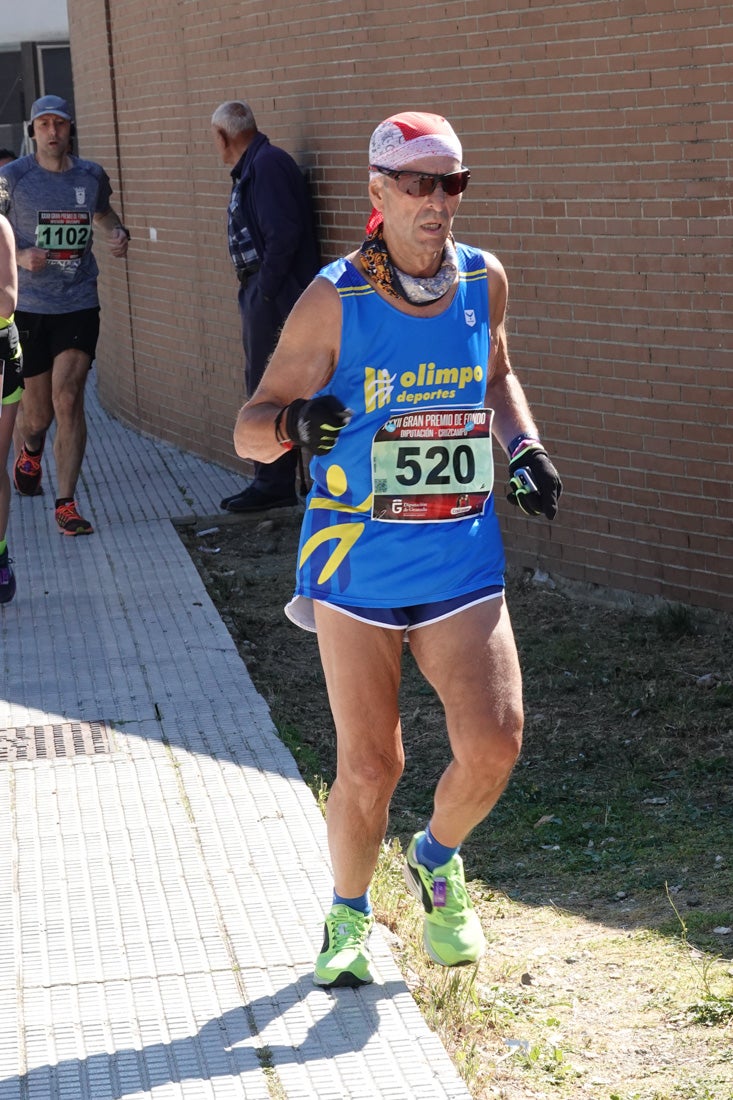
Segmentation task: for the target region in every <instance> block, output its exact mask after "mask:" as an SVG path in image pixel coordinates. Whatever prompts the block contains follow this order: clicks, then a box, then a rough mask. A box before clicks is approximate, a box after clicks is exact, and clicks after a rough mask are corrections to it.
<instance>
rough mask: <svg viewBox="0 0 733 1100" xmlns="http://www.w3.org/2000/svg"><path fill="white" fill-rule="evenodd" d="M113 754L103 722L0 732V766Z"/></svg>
mask: <svg viewBox="0 0 733 1100" xmlns="http://www.w3.org/2000/svg"><path fill="white" fill-rule="evenodd" d="M111 751H112V730H111V729H110V728H109V726H107V725H106V724H105V723H104V722H58V723H49V724H48V725H43V726H15V727H11V728H10V729H0V763H4V762H13V761H16V760H66V759H68V758H70V757H73V756H100V755H103V754H104V753H108V752H111Z"/></svg>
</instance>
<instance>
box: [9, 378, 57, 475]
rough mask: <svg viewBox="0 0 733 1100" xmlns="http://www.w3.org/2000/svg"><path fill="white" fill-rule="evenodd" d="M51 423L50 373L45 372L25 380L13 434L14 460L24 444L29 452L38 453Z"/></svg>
mask: <svg viewBox="0 0 733 1100" xmlns="http://www.w3.org/2000/svg"><path fill="white" fill-rule="evenodd" d="M52 422H53V400H52V398H51V371H46V372H45V374H37V375H35V377H33V378H26V380H25V389H24V391H23V396H22V398H21V401H20V405H19V406H18V415H17V417H16V421H15V431H14V433H13V445H14V449H15V457H16V459H17V457H18V455H19V454H20V451H21V448H22V447H23V445H24V444H25V446H26V447H27V448H28V450H29V451H40V449H41V447H42V446H43V440H44V438H45V436H46V432H47V431H48V429H49V428H50V426H51V423H52Z"/></svg>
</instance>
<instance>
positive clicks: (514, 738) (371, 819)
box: [234, 112, 562, 987]
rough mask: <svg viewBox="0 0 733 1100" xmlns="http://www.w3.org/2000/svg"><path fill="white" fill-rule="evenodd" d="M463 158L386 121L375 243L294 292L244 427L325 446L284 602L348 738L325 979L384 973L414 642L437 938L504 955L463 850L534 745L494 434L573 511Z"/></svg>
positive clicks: (331, 809) (420, 868) (284, 442)
mask: <svg viewBox="0 0 733 1100" xmlns="http://www.w3.org/2000/svg"><path fill="white" fill-rule="evenodd" d="M462 157H463V153H462V149H461V144H460V141H459V139H458V137H457V135H456V133H455V131H454V130H453V128H452V127H451V125H450V124H449V123H448V122H447V121H446V120H445V119H444V118H442V117H441V116H438V115H433V114H425V113H422V112H405V113H403V114H399V115H394V116H392V117H391V118H389V119H387V120H385V121H384V122H383V123H381V124H380V125H379V126H378V127H377V128H376V130H375V131H374V133H373V134H372V138H371V141H370V146H369V174H370V181H369V194H370V197H371V200H372V203H373V206H374V210H373V214H372V218H371V219H370V223H369V225H368V227H367V238H366V240H365V241H364V243H363V245H362V246H361V248H360V249H359V250H357V251H356V252H353V253H351V254H350V255H349V256H348V257H346V258H345V259H342V260H339V261H337V262H336V263H333V264H330V265H328V266H327V267H325V268H324V269H323V270H322V271H321V272H320V274H319V276H318V277H317V278H316V279H315V280H314V281H313V283H312V284H311V285H310V286H309V287H308V289H307V290H306V291H305V293H304V294H303V296H302V297H301V299H300V300H299V302H298V303H297V304H296V306H295V308H294V310H293V312H292V313H291V315H290V317H289V319H288V321H287V322H286V324H285V327H284V329H283V332H282V335H281V338H280V341H279V343H278V346H277V348H276V350H275V353H274V354H273V357H272V359H271V361H270V365H269V366H268V368H267V371H266V373H265V375H264V378H263V379H262V382H261V384H260V385H259V387H258V389H257V391H256V393H255V394H254V395H253V397H252V398H251V400H250V401H249V402H248V403H247V404H246V405H245V406H244V407H243V409H242V410H241V412H240V414H239V418H238V420H237V424H236V427H235V431H234V441H235V448H236V451H237V453H238V454H239V455H240V456H241V457H249V458H255V459H257V460H258V461H260V462H271V461H273V460H274V459H275V458H276V457H277V455H278V453H279V452H280V451H281V450H282V449H283V448H286V449H287V448H290V447H292V446H294V445H296V446H297V445H300V446H303V447H306V448H307V449H309V450H310V451H311V452H312V453H313V455H314V457H313V460H312V463H311V474H312V476H313V487H312V489H311V492H310V494H309V497H308V501H307V505H306V512H305V517H304V521H303V529H302V533H301V540H300V548H299V552H298V564H297V584H296V592H295V597H294V599H293V601H292V602H291V603H290V604H289V605H288V608H287V609H286V610H287V613H288V615H289V616H290V618H291V619H293V621H294V622H296V623H298V624H299V625H301V626H304V627H305V628H306V629H315V630H316V631H317V634H318V643H319V649H320V654H321V660H322V663H323V668H324V672H325V677H326V684H327V688H328V695H329V702H330V704H331V710H332V712H333V717H334V723H335V726H336V734H337V741H338V768H337V776H336V779H335V782H334V784H333V786H332V788H331V792H330V795H329V799H328V807H327V827H328V840H329V849H330V853H331V860H332V864H333V871H334V897H333V905H332V908H331V910H330V912H329V913H328V915H327V917H326V922H325V934H324V942H323V947H322V950H321V953H320V954H319V956H318V958H317V960H316V967H315V975H314V979H315V982H316V983H317V984H318V985H321V986H326V987H331V986H340V985H361V984H364V983H367V982H370V981H372V980H373V974H372V970H371V962H370V956H369V946H368V940H369V933H370V931H371V928H372V924H373V920H374V918H373V916H372V912H371V905H370V902H369V885H370V882H371V879H372V875H373V873H374V869H375V866H376V862H377V857H378V854H379V847H380V844H381V842H382V840H383V838H384V834H385V830H386V827H387V815H388V810H389V803H390V799H391V796H392V793H393V791H394V789H395V786H396V784H397V781H398V779H399V777H400V775H401V773H402V768H403V764H404V752H403V747H402V734H401V727H400V716H399V709H398V690H399V682H400V666H401V658H402V649H403V643H404V641H405V640H407V642H408V643H409V645H410V646H411V649H412V652H413V654H414V657H415V660H416V662H417V664H418V667H419V668H420V671H421V672H422V674H423V675H424V676H425V678H426V680H427V681H428V682H429V683H430V684H431V685H432V686H433V688H434V689H435V691H436V692H437V694H438V696H439V698H440V700H441V702H442V704H443V707H444V709H445V717H446V724H447V731H448V738H449V741H450V746H451V751H452V760H451V762H450V764H449V766H448V767H447V769H446V770H445V772H444V773H443V775H442V776H441V778H440V781H439V782H438V785H437V788H436V790H435V795H434V806H433V813H432V816H431V819H430V821H429V822H428V823H427V825H426V828H425V829H424V830H423V831H421V832H419V833H417V834H416V835H415V836H414V837H413V839H412V841H411V842H410V845H409V847H408V850H407V853H406V863H405V880H406V883H407V886H408V888H409V889H410V891H411V892H412V893H413V894H414V895H415V896H416V897H417V898H418V899H419V900H420V901H421V902H422V904H423V907H424V909H425V921H424V935H423V940H424V944H425V948H426V950H427V952H428V954H429V956H430V957H431V958H432V959H433V960H434V961H435V962H437V963H440V964H441V965H443V966H459V965H462V964H466V963H471V962H474V961H475V960H476V959H478V958H479V956H480V955H481V954H482V952H483V950H484V947H485V940H484V935H483V932H482V929H481V924H480V922H479V919H478V916H477V914H476V912H475V911H474V909H473V907H472V905H471V901H470V899H469V896H468V893H467V891H466V886H465V880H464V873H463V863H462V860H461V857H460V855H459V848H460V845H461V843H462V842H463V840H464V839H465V838H466V836H467V835H468V833H469V832H470V831H471V830H472V829H473V828H474V827H475V826H476V825H478V823H479V822H480V821H482V820H483V818H484V817H486V815H487V814H488V813H489V811H490V810H491V809H492V807H493V806H494V805H495V803H496V802H497V800H498V798H499V796H500V795H501V793H502V791H503V790H504V788H505V786H506V784H507V781H508V779H509V775H510V773H511V771H512V768H513V766H514V763H515V761H516V759H517V756H518V754H519V750H520V745H521V738H522V724H523V713H522V685H521V675H520V669H519V662H518V659H517V651H516V647H515V643H514V636H513V633H512V628H511V624H510V621H509V614H508V611H507V608H506V604H505V601H504V580H503V570H504V554H503V550H502V545H501V538H500V534H499V530H498V524H497V519H496V514H495V511H494V497H493V488H492V487H493V461H492V434H493V436H495V437H496V438H497V439H498V441H499V443H500V444H501V445H502V446H503V447H504V448H506V450H507V452H508V455H509V474H510V482H509V487H510V491H509V494H508V495H509V499H510V500H511V501H512V502H513V503H514V504H517V505H519V506H520V507H521V508H522V509H523V511H525V512H526V513H527V514H529V515H544V516H545V517H546V518H547V519H548V520H551V519H553V518H554V516H555V514H556V512H557V501H558V497H559V496H560V493H561V491H562V485H561V483H560V479H559V477H558V475H557V471H556V470H555V467H554V466H553V465H552V463H551V462H550V460H549V458H548V456H547V453H546V451H545V449H544V447H543V446H542V444H541V442H540V439H539V435H538V431H537V427H536V425H535V422H534V420H533V418H532V415H531V412H530V409H529V406H528V403H527V400H526V398H525V396H524V393H523V391H522V387H521V386H520V384H519V382H518V380H517V378H516V376H515V375H514V374H513V372H512V369H511V366H510V363H509V357H508V352H507V341H506V332H505V327H504V317H505V310H506V301H507V279H506V275H505V272H504V269H503V267H502V265H501V264H500V263H499V261H498V260H497V259H496V257H495V256H492V255H490V254H489V253H486V252H482V251H480V250H478V249H475V248H469V247H467V246H465V245H461V244H456V243H455V242H454V240H453V236H452V232H451V230H452V225H453V219H454V216H455V214H456V211H457V209H458V206H459V203H460V201H461V193H462V192H463V191H464V190H465V188H466V186H467V184H468V180H469V172H468V171H467V169H465V168H464V167H463V163H462Z"/></svg>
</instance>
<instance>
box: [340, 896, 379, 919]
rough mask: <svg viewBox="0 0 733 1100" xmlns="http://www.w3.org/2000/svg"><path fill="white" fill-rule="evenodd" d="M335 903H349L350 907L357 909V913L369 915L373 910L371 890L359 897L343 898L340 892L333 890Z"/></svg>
mask: <svg viewBox="0 0 733 1100" xmlns="http://www.w3.org/2000/svg"><path fill="white" fill-rule="evenodd" d="M333 904H334V905H348V907H349V909H355V910H356V911H357V913H364V914H365V915H366V916H367V917H368V916H369V914H370V913H371V911H372V906H371V902H370V901H369V891H368V890H367V892H366V894H362V895H361V897H358V898H342V897H341V895H340V894H337V893H336V891H335V890H334V892H333Z"/></svg>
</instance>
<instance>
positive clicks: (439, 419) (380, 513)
mask: <svg viewBox="0 0 733 1100" xmlns="http://www.w3.org/2000/svg"><path fill="white" fill-rule="evenodd" d="M492 417H493V411H492V410H491V409H430V410H428V409H426V410H424V411H421V412H414V413H406V414H405V415H404V416H395V417H393V418H392V419H391V420H389V421H387V423H386V424H385V425H384V426H383V427H382V428H380V429H379V431H378V432H377V433H376V435H375V436H374V441H373V443H372V490H373V504H372V517H373V518H374V519H377V520H394V521H397V522H401V523H427V522H433V523H434V522H436V521H446V520H457V519H464V518H465V517H466V516H471V515H478V514H479V513H480V512H481V511H482V510H483V507H484V504H485V502H486V499H487V497H488V496H489V494H490V493H491V489H492V487H493V484H494V459H493V451H492V444H491V420H492Z"/></svg>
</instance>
